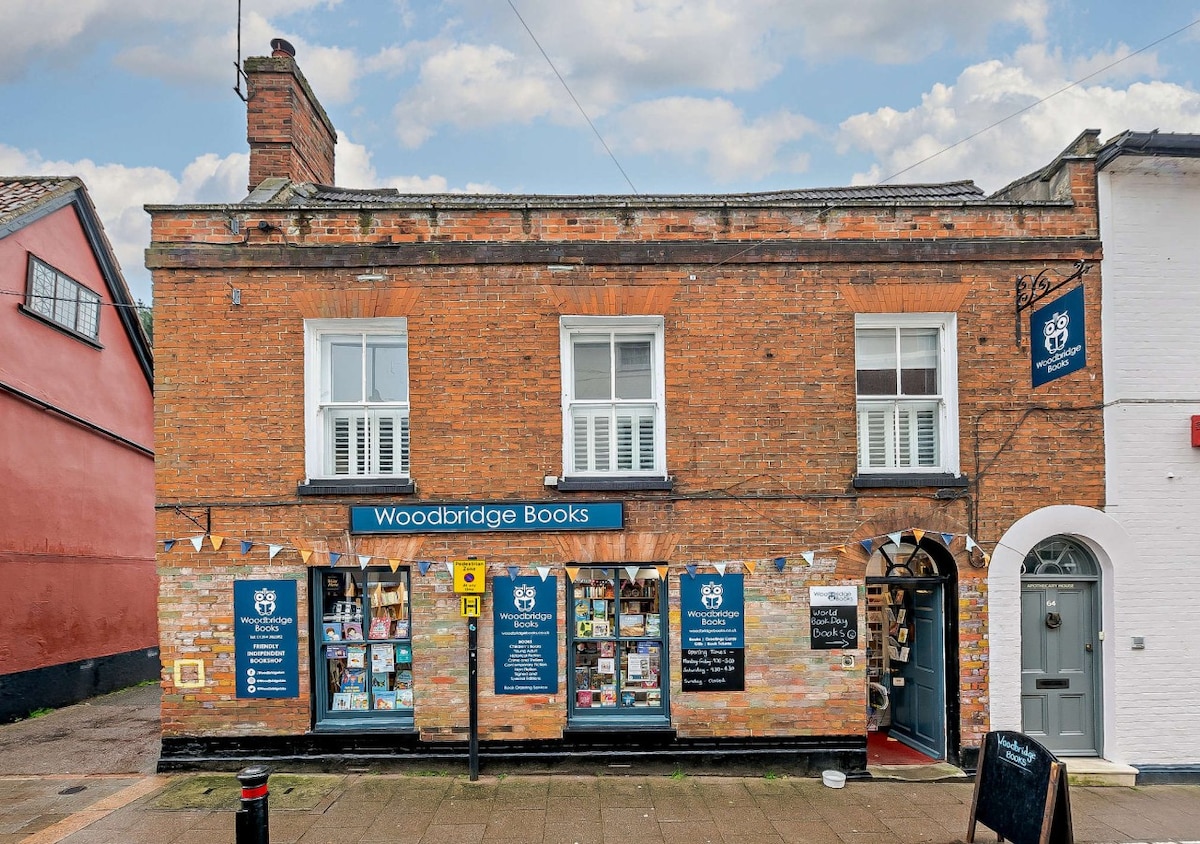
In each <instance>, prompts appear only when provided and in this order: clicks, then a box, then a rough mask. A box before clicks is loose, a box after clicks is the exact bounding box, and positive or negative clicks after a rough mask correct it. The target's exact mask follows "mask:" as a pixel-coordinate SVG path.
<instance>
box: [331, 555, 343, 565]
mask: <svg viewBox="0 0 1200 844" xmlns="http://www.w3.org/2000/svg"><path fill="white" fill-rule="evenodd" d="M341 558H342V555H341V554H339V553H338V552H337V551H330V552H329V565H331V566H336V565H337V561H338V560H340V559H341Z"/></svg>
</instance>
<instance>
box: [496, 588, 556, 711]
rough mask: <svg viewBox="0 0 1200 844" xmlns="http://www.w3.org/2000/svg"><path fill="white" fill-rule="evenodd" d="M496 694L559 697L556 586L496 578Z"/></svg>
mask: <svg viewBox="0 0 1200 844" xmlns="http://www.w3.org/2000/svg"><path fill="white" fill-rule="evenodd" d="M492 589H493V593H494V594H493V600H492V620H493V623H494V629H495V646H494V648H493V655H494V658H495V675H496V694H498V695H530V694H550V695H553V694H558V582H557V578H553V577H548V578H546V579H545V580H542V579H541V578H540V577H515V578H510V577H497V578H494V579H493V580H492Z"/></svg>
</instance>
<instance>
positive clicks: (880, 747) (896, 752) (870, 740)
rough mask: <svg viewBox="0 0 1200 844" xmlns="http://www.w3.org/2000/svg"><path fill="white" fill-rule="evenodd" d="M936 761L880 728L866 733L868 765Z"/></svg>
mask: <svg viewBox="0 0 1200 844" xmlns="http://www.w3.org/2000/svg"><path fill="white" fill-rule="evenodd" d="M937 761H938V760H937V759H934V758H932V757H930V756H926V755H925V754H924V753H922V752H921V751H919V750H913V749H912V748H911V747H909V746H908V745H907V744H905V743H904V742H902V741H897V740H896V739H894V738H889V737H888V734H887V733H885V732H883V731H881V730H873V731H871V732H869V733H867V764H868V765H932V764H933V763H934V762H937Z"/></svg>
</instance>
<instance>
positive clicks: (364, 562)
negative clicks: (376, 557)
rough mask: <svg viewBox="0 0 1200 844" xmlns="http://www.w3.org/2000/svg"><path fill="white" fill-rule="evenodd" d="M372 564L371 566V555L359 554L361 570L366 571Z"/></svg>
mask: <svg viewBox="0 0 1200 844" xmlns="http://www.w3.org/2000/svg"><path fill="white" fill-rule="evenodd" d="M370 564H371V555H370V554H359V555H358V567H359V568H360V569H365V568H366V567H367V566H369V565H370Z"/></svg>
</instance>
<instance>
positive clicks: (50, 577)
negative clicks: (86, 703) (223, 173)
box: [0, 177, 159, 721]
mask: <svg viewBox="0 0 1200 844" xmlns="http://www.w3.org/2000/svg"><path fill="white" fill-rule="evenodd" d="M133 304H134V303H133V301H132V300H131V299H130V295H129V290H128V288H127V287H126V285H125V280H124V279H123V278H122V276H121V270H120V267H119V266H118V265H117V261H116V258H115V257H114V256H113V253H112V249H111V247H110V246H109V243H108V239H107V238H106V237H105V235H104V229H103V227H102V226H101V224H100V219H99V217H98V216H97V214H96V210H95V208H94V207H93V205H92V202H91V199H90V198H89V197H88V194H87V191H86V189H85V188H84V186H83V183H82V182H81V181H80V180H79V179H75V178H63V177H23V178H6V177H0V467H3V473H4V488H3V491H0V576H2V577H3V581H4V584H5V585H4V588H3V589H0V631H2V633H3V635H0V721H2V720H9V719H13V718H20V717H24V716H26V715H28V714H29V713H30V712H31V711H33V710H36V709H40V708H44V707H55V706H63V705H65V704H69V703H75V702H77V701H79V700H82V699H83V698H86V697H90V696H93V695H96V694H102V693H105V692H109V691H113V690H114V689H120V688H124V687H125V686H129V685H133V684H134V683H137V682H139V681H143V680H148V679H152V678H154V677H155V676H156V675H157V673H158V665H159V660H158V650H157V648H158V631H157V604H156V595H157V589H158V587H157V578H156V576H155V571H154V508H153V504H154V452H153V450H152V449H153V445H154V427H153V426H154V410H153V404H154V397H153V392H152V389H153V377H154V376H153V363H152V357H151V351H150V346H149V343H148V342H147V339H146V336H145V334H144V333H143V331H142V326H141V323H140V321H139V319H138V315H137V311H136V310H135V309H134V307H133Z"/></svg>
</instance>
